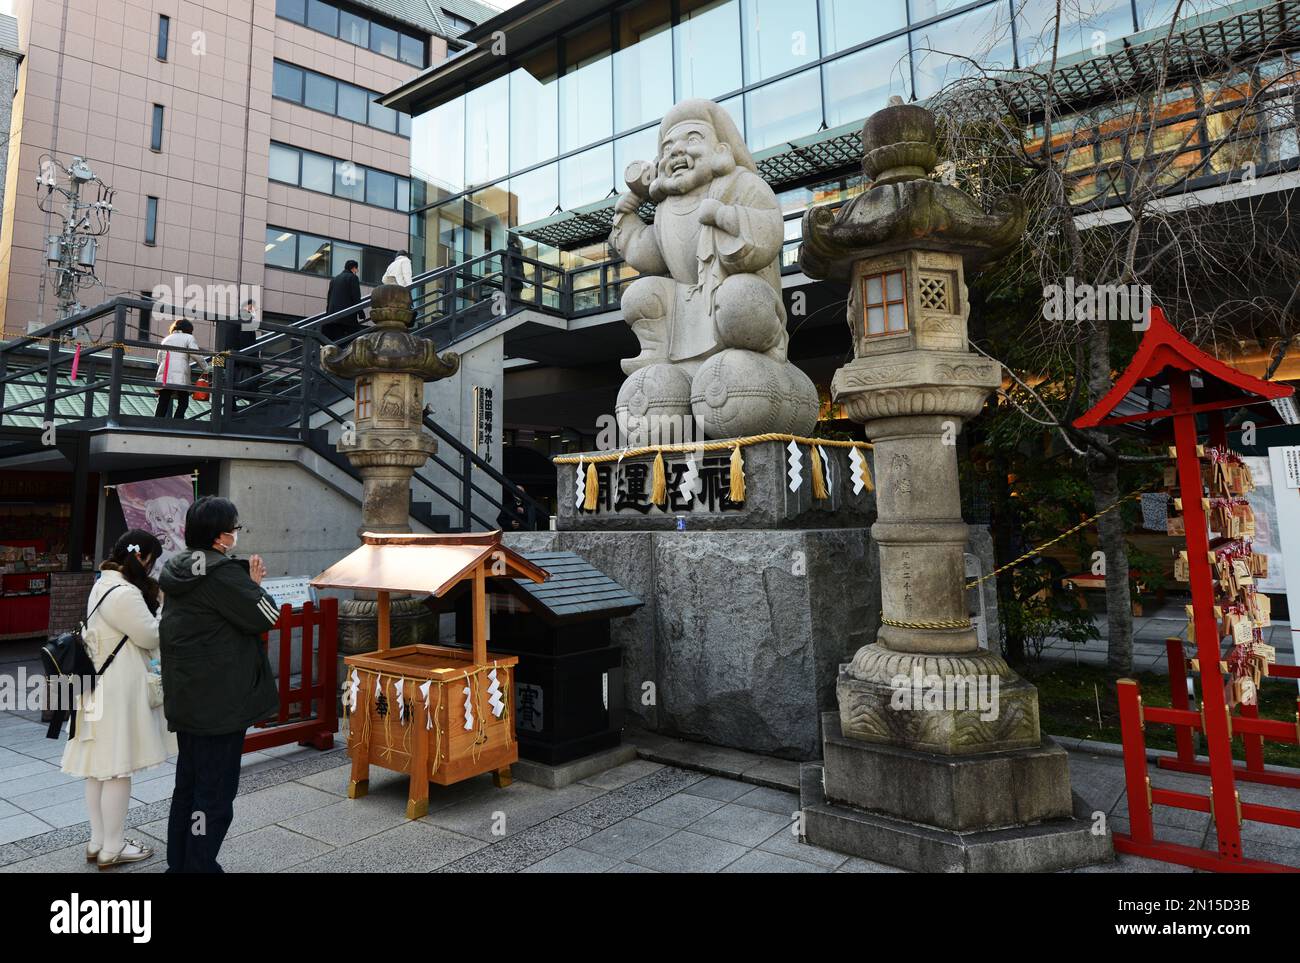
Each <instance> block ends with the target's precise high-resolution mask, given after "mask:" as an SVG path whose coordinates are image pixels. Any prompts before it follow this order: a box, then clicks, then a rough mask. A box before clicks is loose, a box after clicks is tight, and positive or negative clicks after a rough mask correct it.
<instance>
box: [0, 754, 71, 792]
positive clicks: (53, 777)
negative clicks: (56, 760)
mask: <svg viewBox="0 0 1300 963" xmlns="http://www.w3.org/2000/svg"><path fill="white" fill-rule="evenodd" d="M36 761H40V760H36ZM45 765H46V766H47V767H48V768H46V769H44V770H42V771H40V772H35V773H32V774H31V775H29V776H19V777H18V778H16V779H7V780H5V781H4V782H0V796H3V797H4V798H5V799H13V798H15V797H16V796H23V795H26V794H27V793H29V792H36V791H37V790H38V789H49V788H50V787H51V786H66V785H68V784H70V783H80V782H81V780H80V779H78V778H77V777H76V776H69V775H68V774H67V773H65V772H61V771H60V770H59V769H58V767H57V766H51V765H50V764H49V763H45Z"/></svg>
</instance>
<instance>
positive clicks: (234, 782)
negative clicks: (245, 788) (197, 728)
mask: <svg viewBox="0 0 1300 963" xmlns="http://www.w3.org/2000/svg"><path fill="white" fill-rule="evenodd" d="M176 742H177V745H178V747H179V749H180V754H179V756H178V757H177V759H176V789H175V791H174V792H173V793H172V808H171V813H170V815H169V816H168V818H167V872H169V873H220V872H223V870H222V869H221V866H220V864H218V863H217V853H218V851H219V850H220V849H221V843H222V841H223V840H225V838H226V832H227V831H228V830H229V829H230V822H231V820H233V819H234V818H235V793H236V791H238V789H239V759H240V756H241V755H242V754H243V751H244V732H243V731H242V730H241V731H240V732H232V733H229V734H226V735H220V736H197V735H194V734H192V733H189V732H178V733H176Z"/></svg>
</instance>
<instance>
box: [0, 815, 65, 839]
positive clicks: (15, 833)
mask: <svg viewBox="0 0 1300 963" xmlns="http://www.w3.org/2000/svg"><path fill="white" fill-rule="evenodd" d="M53 828H54V827H53V826H51V825H50V824H49V823H47V822H45V821H43V820H41V819H39V818H37V817H36V816H33V815H32V814H31V813H19V814H18V815H17V816H6V817H5V818H4V819H0V843H12V842H13V841H14V840H16V839H24V838H26V837H28V836H36V835H38V834H40V833H44V832H48V831H49V830H51V829H53Z"/></svg>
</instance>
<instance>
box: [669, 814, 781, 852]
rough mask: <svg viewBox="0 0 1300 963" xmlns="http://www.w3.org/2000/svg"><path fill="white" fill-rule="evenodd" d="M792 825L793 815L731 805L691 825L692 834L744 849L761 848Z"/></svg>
mask: <svg viewBox="0 0 1300 963" xmlns="http://www.w3.org/2000/svg"><path fill="white" fill-rule="evenodd" d="M790 825H791V819H790V817H789V816H781V815H778V814H776V813H772V812H767V811H766V810H763V809H751V808H749V807H748V806H742V805H740V804H739V803H728V804H727V805H726V806H723V807H722V808H721V809H719V810H717V811H716V812H712V813H710V814H709V815H707V816H705V817H704V818H703V819H701V820H699V821H698V822H696V823H693V824H692V825H691V832H693V833H699V834H701V835H703V836H712V837H714V838H715V839H725V840H726V841H727V842H731V843H739V844H740V845H742V846H749V847H753V846H757V845H759V844H760V843H762V842H764V841H766V840H768V839H771V838H772V836H773V835H774V834H775V833H777V832H778V831H780V830H781V829H786V828H788V827H789V826H790Z"/></svg>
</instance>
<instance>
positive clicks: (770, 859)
mask: <svg viewBox="0 0 1300 963" xmlns="http://www.w3.org/2000/svg"><path fill="white" fill-rule="evenodd" d="M830 871H831V869H830V867H828V866H818V865H817V864H816V863H809V862H805V861H804V860H802V859H791V858H790V857H789V856H782V855H780V854H779V853H768V852H764V851H763V850H760V849H751V850H750V851H749V852H747V853H746V854H745V855H744V856H741V857H740V859H738V860H736V861H735V862H734V863H732V864H731V865H730V866H728V867H726V869H724V870H723V872H724V873H829V872H830Z"/></svg>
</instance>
